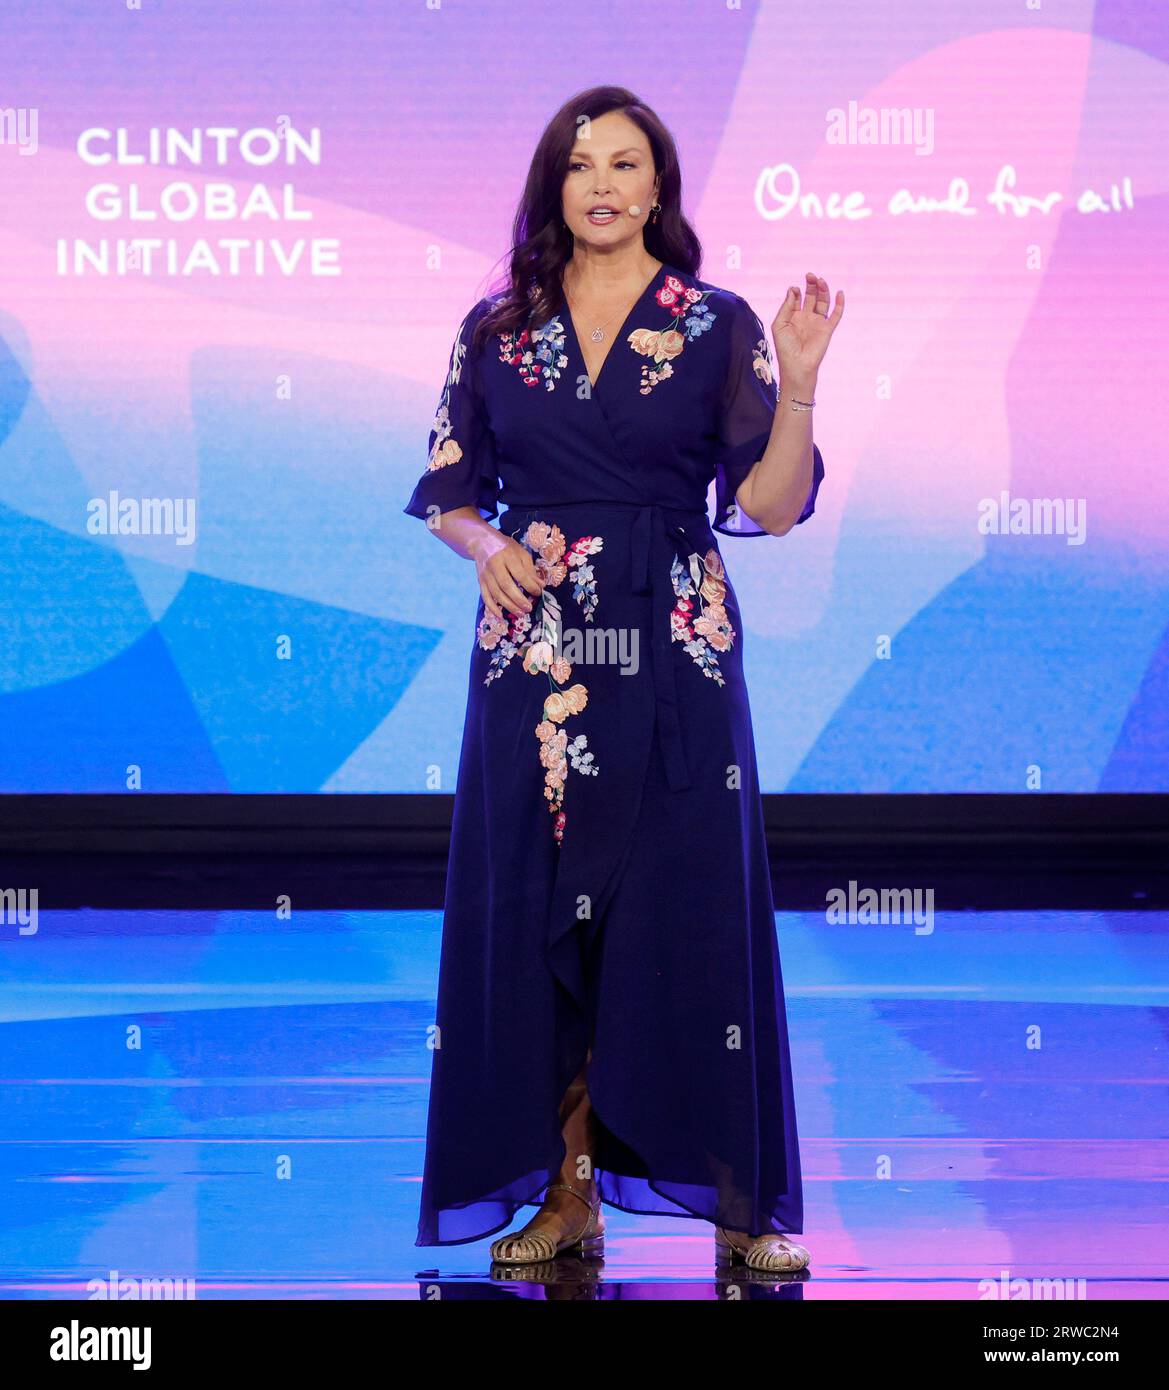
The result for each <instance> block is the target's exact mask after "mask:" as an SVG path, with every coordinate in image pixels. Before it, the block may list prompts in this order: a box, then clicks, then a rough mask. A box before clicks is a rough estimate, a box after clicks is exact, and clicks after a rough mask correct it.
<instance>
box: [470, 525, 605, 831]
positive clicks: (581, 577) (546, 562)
mask: <svg viewBox="0 0 1169 1390" xmlns="http://www.w3.org/2000/svg"><path fill="white" fill-rule="evenodd" d="M519 539H520V544H521V545H523V546H525V547H526V548H527V549H528V550H530V551H531V552H532V554H533V556H534V558H535V564H536V568H537V570H539V572H540V574H541V575H542V576H543V578H544V590H543V592H542V593H541V595H540V597H539V599H538V600H537V602H536V606H535V609H534V610H533V612H532V613H530V614H528V613H518V614H515V615H513V616H512V617H511V618H510V619H508V618H497V617H496V616H495V615H494V614H493V613H487V614H485V615H484V617H483V618H482V619H481V620H480V622H479V630H478V638H477V640H478V643H479V646H480V647H481V648H482V649H483V650H484V651H488V652H490V653H491V665H490V669H489V670H488V672H487V675H486V676H485V677H484V684H485V685H486V684H490V682H491V681H493V680H495V679H496V678H497V677H498V676H500V675H502V674H503V672H504V670H505V669H506V667H507V665H508V663H509V662H510V661H511V659H512V657H514V656H515V655H516V653H517V652H522V654H523V666H524V670H525V671H527V672H528V674H529V675H542V674H546V675H547V677H548V684H549V686H550V687H551V688H550V690H549V693H548V695H547V696H546V698H545V700H544V707H543V710H542V714H543V718H542V719H541V720H540V722H539V723H538V724H537V725H536V737H537V739H539V741H540V765H541V767H543V768H544V795H545V797H546V798H547V800H548V809H549V810H550V811H551V812H552V815H553V817H554V820H553V823H552V835H553V838H554V839H555V841H556V843H557V845H559V844H560V843H561V842H562V841H563V839H564V826H565V812H564V783H565V780H566V778H567V775H568V768H569V767H570V766H571V767H572V768H573V769H574V771H576V772H579V773H581V775H582V776H585V777H595V776H596V775H597V773H598V769H597V767H596V766H595V764H594V761H593V754H592V753H591V751H590V750H589V746H588V744H589V741H588V738H587V736H586V735H585V734H577V735H576V736H575V737H574V738H572V739H570V738H569V737H568V733H567V731H566V730H565V729H563V728H559V727H558V726H559V725H562V724H563V723H564V721H565V720H566V719H568V718H570V717H571V716H572V715H574V714H579V713H580V712H581V710H583V709H584V707H585V706H586V705H587V704H588V699H589V695H588V689H587V688H586V687H585V686H584V685H582V684H581V683H580V682H579V681H577V682H574V683H573V684H571V685H570V684H569V682H570V680H571V679H572V666H571V664H570V663H569V662H568V661H567V660H566V659H565V657H564V656H563V654H562V652H561V647H562V642H561V633H562V630H563V627H562V614H561V608H560V600H559V599H558V598H557V597H556V595H555V594H554V593H553V592H552V590H553V589H555V588H556V587H557V586H558V585H560V584H562V583H563V582H564V580H565V578H566V577H567V575H568V573H569V571H570V570H571V571H572V577H573V587H572V594H573V598H574V599H575V600H576V602H577V603H578V604H579V605H580V608H581V612H582V613H583V614H584V616H585V619H586V621H589V622H591V621H592V616H593V613H594V612H595V611H596V608H597V581H596V576H595V574H594V573H593V567H592V565H591V564H589V563H588V561H589V557H590V556H592V555H596V554H598V553H599V552H600V550H601V549H602V547H603V545H604V541H603V540H602V538H601V537H600V536H581V537H579V538H578V539H577V540H575V541H573V543H572V544H571V545H566V543H565V536H564V532H563V531H561V529H560V527H559V526H555V525H549V524H548V523H547V522H543V521H533V522H532V523H531V524H530V525H529V526H528V528H527V530H526V531H525V532H524V534H523V536H521V537H520V538H519Z"/></svg>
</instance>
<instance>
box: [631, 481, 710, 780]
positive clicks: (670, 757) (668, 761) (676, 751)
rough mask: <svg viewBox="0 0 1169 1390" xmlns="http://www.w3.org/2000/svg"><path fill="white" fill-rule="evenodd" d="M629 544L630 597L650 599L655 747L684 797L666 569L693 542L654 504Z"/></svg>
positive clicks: (637, 521) (642, 512)
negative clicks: (630, 565) (631, 555)
mask: <svg viewBox="0 0 1169 1390" xmlns="http://www.w3.org/2000/svg"><path fill="white" fill-rule="evenodd" d="M631 539H632V544H631V547H630V548H631V550H632V553H633V570H632V576H631V578H632V588H633V592H634V593H635V594H650V595H651V598H652V602H651V604H650V611H651V614H652V621H651V627H650V665H651V667H652V673H653V684H654V706H655V711H656V715H657V731H658V742H659V746H660V748H661V752H662V761H663V763H664V764H665V769H666V781H667V783H668V785H669V788H670V790H671V791H673V792H680V791H685V790H686V788H687V787H689V786H690V784H691V783H690V771H689V768H688V767H687V765H686V749H685V745H684V743H683V741H682V724H681V721H680V720H679V718H678V690H677V685H676V682H675V663H674V654H673V652H672V651H671V650H670V648H671V647H672V645H673V635H672V631H671V627H670V613H671V612H672V610H673V607H674V585H673V581H672V580H671V578H670V566H671V563H672V561H673V559H674V558H675V556H679V552H680V549H681V554H682V556H683V557H684V555H685V553H686V551H687V550H689V549H691V548H693V546H694V542H693V541H691V539H690V538H689V537H688V536H687V535H686V531H685V528H684V527H682V526H680V525H677V524H674V523H671V522H669V521H668V520H667V517H666V513H665V511H664V509H663V508H662V507H660V506H658V505H657V504H656V503H650V504H647V505H646V506H643V507H640V508H639V509H638V511H637V514H636V516H635V517H634V519H633V529H632V537H631ZM683 563H685V560H684V558H683Z"/></svg>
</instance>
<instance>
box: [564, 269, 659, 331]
mask: <svg viewBox="0 0 1169 1390" xmlns="http://www.w3.org/2000/svg"><path fill="white" fill-rule="evenodd" d="M660 269H661V267H660V266H659V267H658V270H660ZM657 274H658V272H657V270H655V271H654V273H653V274H652V275H651V276H650V278H649V279H648V280H647V281H646V283H645V284H644V285H643V286H642V287H641V289H639V290H638V292H637V293H636V294H635V295H634V296H633V298H632V299H631V300H630V301H629V303H628V304H625V305H623V306H622V309H623V310H624V312H622V309H618V310H617V314H621V315H622V317H621V322H622V323H624V322H625V319H626V318H627V317H628V315H629V311H630V309H632V308H633V306H634V305H635V304H636V303H637V301H638V300H639V299H640V298H641V296H642V295H643V294H644V293H645V292H646V290H647V289H648V288H649V287H650V285H652V284H653V282H654V281H655V280H656V279H657ZM564 297H565V299H567V300H568V307H569V310H571V309H572V308H573V303H572V300H571V299H570V298H569V295H568V290H567V289H566V290H565V291H564ZM617 314H611V315H610V316H609V317H608V318H607V319H606V320H605V321H604V323H600V324H598V325H597V327H596V328H594V329H593V331H592V332H591V333H590V334H589V338H590V339H591V340H592V341H593V342H594V343H603V342H604V341H605V329H606V328H608V326H609V325H610V324H611V323H612V322H613V320H614V319H615V318H616V317H617Z"/></svg>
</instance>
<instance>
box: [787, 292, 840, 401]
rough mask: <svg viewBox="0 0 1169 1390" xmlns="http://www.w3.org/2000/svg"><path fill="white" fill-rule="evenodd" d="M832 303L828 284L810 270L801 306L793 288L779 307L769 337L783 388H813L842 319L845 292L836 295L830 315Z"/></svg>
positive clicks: (799, 298) (798, 295) (797, 293)
mask: <svg viewBox="0 0 1169 1390" xmlns="http://www.w3.org/2000/svg"><path fill="white" fill-rule="evenodd" d="M831 303H832V299H831V296H830V295H829V293H828V281H827V280H825V279H824V278H823V277H822V276H820V275H813V273H812V272H811V271H810V270H809V271H808V274H807V278H806V281H805V285H804V294H803V302H802V303H801V297H800V291H799V286H798V285H792V286H791V288H790V289H789V290H788V292H787V296H786V298H785V299H784V301H783V303H782V304H781V305H780V306H779V313H778V314H776V316H775V322H774V323H773V324H772V325H771V336H772V337H773V338H774V339H775V355H776V358H777V359H778V362H779V376H780V380H781V381H782V382H783V383H784V385H785V386H789V387H798V388H799V389H801V390H810V389H811V388H813V387H814V386H815V384H816V374H817V373H818V372H819V370H820V363H821V362H822V361H823V360H824V354H825V353H826V352H827V351H828V344H829V342H830V341H831V338H832V335H833V333H835V332H836V326H837V324H839V322H840V320H841V318H842V317H843V316H844V291H843V290H837V291H836V307H835V308H834V309H833V310H832V313H831V314H829V312H828V306H829V305H830V304H831Z"/></svg>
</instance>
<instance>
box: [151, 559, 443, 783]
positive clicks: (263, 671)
mask: <svg viewBox="0 0 1169 1390" xmlns="http://www.w3.org/2000/svg"><path fill="white" fill-rule="evenodd" d="M159 628H160V631H161V633H162V636H163V637H164V638H165V640H166V642H167V644H168V646H169V649H170V652H171V655H172V658H173V660H174V663H175V665H176V667H177V668H178V670H179V671H180V672H181V673H182V678H183V681H184V684H185V685H186V688H187V690H188V691H189V692H190V698H191V699H192V700H193V702H194V705H195V707H196V709H197V710H198V711H199V715H200V718H201V720H202V723H203V727H204V728H205V730H206V733H207V736H208V738H209V739H210V741H211V743H212V745H213V747H214V748H215V751H216V754H217V756H218V759H219V762H220V764H221V765H222V767H223V768H224V770H225V772H226V776H227V780H228V783H229V786H230V788H231V789H232V790H234V791H246V792H313V791H319V790H320V788H321V786H322V785H323V784H324V783H325V782H326V781H327V780H328V778H329V777H330V776H331V775H332V774H333V773H334V772H335V771H336V769H337V768H338V767H339V766H341V764H342V763H344V762H345V760H346V759H347V758H348V757H349V756H350V754H351V753H352V752H353V750H354V749H355V748H356V747H358V745H359V744H361V743H362V742H363V741H364V740H365V739H366V738H367V737H368V736H369V735H370V734H371V733H372V732H373V730H374V729H376V728H377V726H378V725H379V724H380V723H381V722H382V720H383V719H384V718H385V717H386V715H387V714H388V713H389V711H390V710H391V709H393V707H394V705H395V704H396V703H397V702H398V700H399V699H400V698H401V695H402V692H403V691H404V690H405V689H406V688H407V687H408V686H409V684H410V682H411V680H412V679H413V677H414V673H415V671H416V669H417V667H418V666H420V665H421V664H422V662H423V661H425V660H426V658H427V656H429V654H430V652H431V651H432V650H433V649H434V647H435V646H436V645H437V644H438V642H439V641H440V640H441V638H442V634H441V633H440V632H437V631H435V630H433V629H430V628H424V627H417V626H414V625H412V624H408V623H397V622H393V621H391V620H389V619H382V618H371V617H369V616H367V615H366V614H363V613H350V612H347V611H346V610H345V609H342V608H334V607H330V606H327V605H325V604H320V603H313V602H311V601H309V600H306V599H302V598H297V597H294V596H292V595H289V594H278V593H273V592H271V591H269V590H267V589H258V588H251V587H249V586H247V585H243V584H232V583H228V582H226V581H224V580H219V579H212V578H209V577H208V576H207V575H203V574H195V573H193V574H191V575H189V576H188V578H187V582H186V584H184V586H183V588H182V590H181V591H180V592H179V594H178V595H176V597H175V601H174V603H173V604H172V605H171V606H170V608H169V610H168V611H167V613H166V615H165V617H164V618H163V620H162V622H161V623H160V624H159ZM284 638H287V639H288V650H289V653H290V655H289V657H288V659H283V658H282V657H281V656H280V655H278V646H279V645H280V644H281V643H282V639H284Z"/></svg>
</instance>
